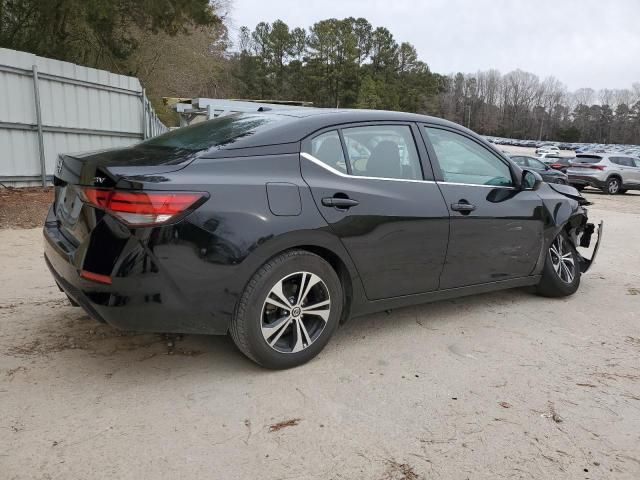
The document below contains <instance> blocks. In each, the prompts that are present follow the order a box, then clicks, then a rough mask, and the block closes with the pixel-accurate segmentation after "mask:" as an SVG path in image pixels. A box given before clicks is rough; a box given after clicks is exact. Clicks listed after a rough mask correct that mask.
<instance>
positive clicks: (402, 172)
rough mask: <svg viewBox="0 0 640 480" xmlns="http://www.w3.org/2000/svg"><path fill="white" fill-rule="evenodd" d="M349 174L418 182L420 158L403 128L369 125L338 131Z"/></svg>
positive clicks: (420, 172)
mask: <svg viewBox="0 0 640 480" xmlns="http://www.w3.org/2000/svg"><path fill="white" fill-rule="evenodd" d="M342 136H343V137H344V142H345V146H346V150H347V155H348V157H349V159H348V160H349V165H350V167H351V174H352V175H356V176H364V177H378V178H397V179H407V180H422V169H421V168H420V158H419V157H418V152H417V150H416V144H415V141H414V139H413V134H412V133H411V127H409V126H407V125H371V126H366V127H351V128H344V129H343V130H342Z"/></svg>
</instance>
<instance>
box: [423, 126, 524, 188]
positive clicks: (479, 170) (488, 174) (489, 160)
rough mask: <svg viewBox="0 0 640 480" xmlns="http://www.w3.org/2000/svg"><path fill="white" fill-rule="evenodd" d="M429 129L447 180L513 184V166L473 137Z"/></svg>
mask: <svg viewBox="0 0 640 480" xmlns="http://www.w3.org/2000/svg"><path fill="white" fill-rule="evenodd" d="M425 130H426V132H427V136H428V138H429V140H430V141H431V144H432V145H433V149H434V150H435V152H436V156H437V157H438V163H439V164H440V169H441V170H442V176H443V179H444V181H445V182H451V183H464V184H471V185H495V186H503V187H511V186H513V181H512V179H511V170H510V169H509V166H508V165H507V164H506V163H505V162H503V161H502V160H500V159H499V158H498V157H496V156H495V155H493V154H492V153H491V152H489V151H488V150H486V149H485V148H483V147H481V146H480V145H479V144H477V143H476V142H474V141H473V140H471V139H469V138H467V137H465V136H464V135H460V134H458V133H454V132H451V131H449V130H441V129H439V128H431V127H425Z"/></svg>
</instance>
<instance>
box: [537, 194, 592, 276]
mask: <svg viewBox="0 0 640 480" xmlns="http://www.w3.org/2000/svg"><path fill="white" fill-rule="evenodd" d="M549 187H550V190H551V191H553V192H555V193H560V194H561V195H563V196H564V197H565V199H563V200H559V199H558V197H557V196H556V195H544V194H543V195H541V198H542V201H543V204H544V206H545V208H546V210H547V213H548V214H549V217H550V219H551V222H552V224H553V225H555V227H556V228H557V229H558V230H557V231H556V233H554V235H553V237H554V238H555V235H557V232H559V231H560V230H562V229H564V230H565V231H566V233H567V235H568V236H569V240H570V241H571V242H572V243H573V246H574V247H575V249H576V252H577V253H578V262H579V267H580V271H581V272H582V273H585V272H587V271H588V270H589V269H590V268H591V266H592V265H593V262H594V260H595V258H596V255H597V253H598V249H599V248H600V242H601V240H602V232H603V222H602V221H601V222H600V224H599V225H598V229H597V240H596V244H595V247H594V249H593V253H592V254H591V258H587V257H585V256H583V255H582V253H581V252H580V249H587V248H589V247H590V246H591V244H592V238H593V234H594V233H596V226H595V225H594V224H593V223H589V221H588V215H587V209H586V208H585V207H586V206H587V205H591V204H592V203H591V202H589V201H588V200H587V199H586V198H584V197H583V196H582V195H581V194H580V192H578V191H577V190H576V189H575V188H573V187H571V186H568V185H559V184H558V185H556V184H549ZM560 198H562V197H560ZM549 241H551V239H550V240H549Z"/></svg>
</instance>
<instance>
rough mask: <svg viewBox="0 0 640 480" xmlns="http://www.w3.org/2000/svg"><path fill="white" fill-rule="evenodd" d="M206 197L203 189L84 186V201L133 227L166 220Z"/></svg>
mask: <svg viewBox="0 0 640 480" xmlns="http://www.w3.org/2000/svg"><path fill="white" fill-rule="evenodd" d="M205 197H206V194H205V193H200V192H153V191H148V192H129V191H124V190H106V189H102V188H91V187H85V188H83V189H82V200H83V201H84V202H86V203H89V204H91V205H93V206H94V207H97V208H100V209H102V210H106V211H108V212H109V213H110V214H112V215H113V216H115V217H117V218H119V219H120V220H122V221H123V222H125V223H126V224H127V225H130V226H134V227H136V226H148V225H157V224H161V223H166V222H168V221H169V220H171V219H173V218H175V217H177V216H178V215H180V214H182V213H184V212H186V211H188V210H190V209H192V208H193V207H194V206H196V204H197V203H198V202H200V201H201V200H202V199H204V198H205Z"/></svg>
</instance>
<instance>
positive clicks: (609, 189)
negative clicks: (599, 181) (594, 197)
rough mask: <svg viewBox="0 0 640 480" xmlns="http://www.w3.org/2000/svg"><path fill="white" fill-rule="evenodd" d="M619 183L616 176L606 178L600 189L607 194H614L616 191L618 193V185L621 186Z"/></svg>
mask: <svg viewBox="0 0 640 480" xmlns="http://www.w3.org/2000/svg"><path fill="white" fill-rule="evenodd" d="M621 186H622V185H621V183H620V179H619V178H618V177H611V178H609V179H608V180H607V183H606V184H605V186H604V188H603V189H602V191H603V192H604V193H608V194H609V195H615V194H616V193H618V192H619V191H620V187H621Z"/></svg>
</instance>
